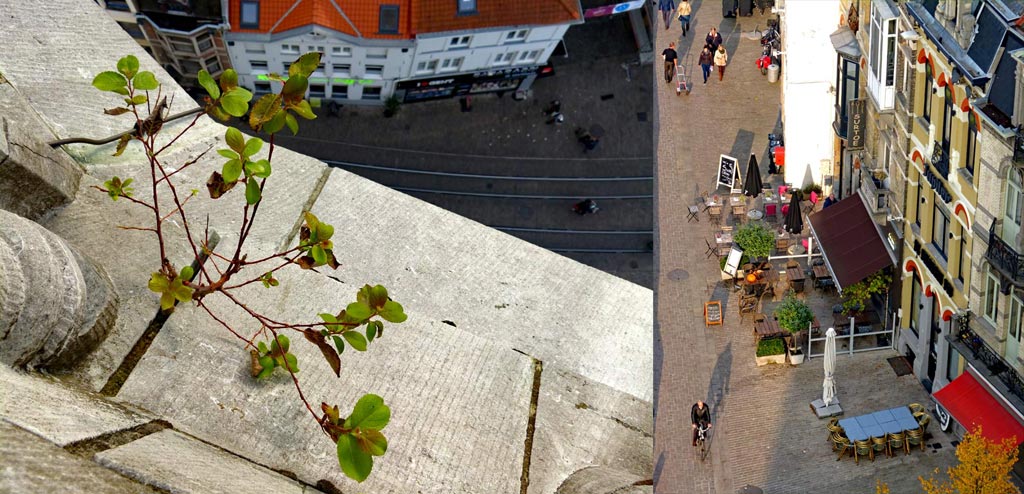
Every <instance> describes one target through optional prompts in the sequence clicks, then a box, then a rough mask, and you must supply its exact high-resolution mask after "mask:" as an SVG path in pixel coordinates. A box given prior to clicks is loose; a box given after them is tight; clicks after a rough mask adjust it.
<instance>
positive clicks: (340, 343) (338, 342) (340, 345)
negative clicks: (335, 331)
mask: <svg viewBox="0 0 1024 494" xmlns="http://www.w3.org/2000/svg"><path fill="white" fill-rule="evenodd" d="M331 339H332V340H334V347H335V348H337V349H338V355H341V354H342V352H344V351H345V340H343V339H341V338H340V337H338V336H331Z"/></svg>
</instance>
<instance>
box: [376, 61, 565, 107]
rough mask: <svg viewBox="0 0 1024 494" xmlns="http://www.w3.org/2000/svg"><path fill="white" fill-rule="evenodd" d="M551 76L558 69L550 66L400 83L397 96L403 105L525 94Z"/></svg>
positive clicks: (396, 91)
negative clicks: (428, 101)
mask: <svg viewBox="0 0 1024 494" xmlns="http://www.w3.org/2000/svg"><path fill="white" fill-rule="evenodd" d="M550 75H554V68H552V67H551V65H550V64H549V65H543V66H539V65H528V66H524V67H510V68H506V69H495V70H486V71H478V72H473V73H471V74H458V75H450V76H447V77H432V78H429V79H416V80H411V81H399V82H398V84H397V86H396V90H395V95H396V96H398V98H399V99H401V100H402V102H403V103H412V102H416V101H426V100H432V99H440V98H451V97H455V96H466V95H473V94H483V93H505V92H513V91H525V90H527V89H529V87H530V86H531V85H532V84H533V81H534V80H535V79H537V78H538V77H546V76H550Z"/></svg>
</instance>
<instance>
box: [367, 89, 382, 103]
mask: <svg viewBox="0 0 1024 494" xmlns="http://www.w3.org/2000/svg"><path fill="white" fill-rule="evenodd" d="M380 94H381V88H379V87H374V86H367V87H364V88H363V99H375V100H379V99H380Z"/></svg>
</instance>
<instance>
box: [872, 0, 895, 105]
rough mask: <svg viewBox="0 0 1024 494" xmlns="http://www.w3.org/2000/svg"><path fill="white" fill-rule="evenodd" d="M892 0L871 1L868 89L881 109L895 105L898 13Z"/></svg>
mask: <svg viewBox="0 0 1024 494" xmlns="http://www.w3.org/2000/svg"><path fill="white" fill-rule="evenodd" d="M896 12H897V11H896V8H895V6H893V5H891V4H890V2H889V1H888V0H874V1H873V2H871V25H870V45H869V47H868V49H869V53H868V66H869V70H868V92H869V93H871V96H872V97H873V98H874V99H875V102H876V103H877V104H878V109H879V110H883V111H884V110H891V109H892V107H893V95H894V84H895V81H896V35H897V34H898V32H897V27H896V18H897V17H899V15H898V14H897V13H896Z"/></svg>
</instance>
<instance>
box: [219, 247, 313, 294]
mask: <svg viewBox="0 0 1024 494" xmlns="http://www.w3.org/2000/svg"><path fill="white" fill-rule="evenodd" d="M298 257H299V255H296V256H295V257H292V258H291V259H288V260H286V261H285V262H283V263H281V264H280V265H279V266H277V267H275V268H274V269H271V270H270V271H268V273H273V272H275V271H277V270H279V269H281V268H283V267H285V266H288V265H289V264H292V263H294V262H295V259H298ZM262 276H263V275H260V277H257V278H253V279H251V280H249V281H245V282H242V283H239V284H237V285H231V286H225V287H224V288H222V289H221V290H233V289H235V288H241V287H243V286H245V285H249V284H251V283H255V282H257V281H262V280H261V277H262Z"/></svg>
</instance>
